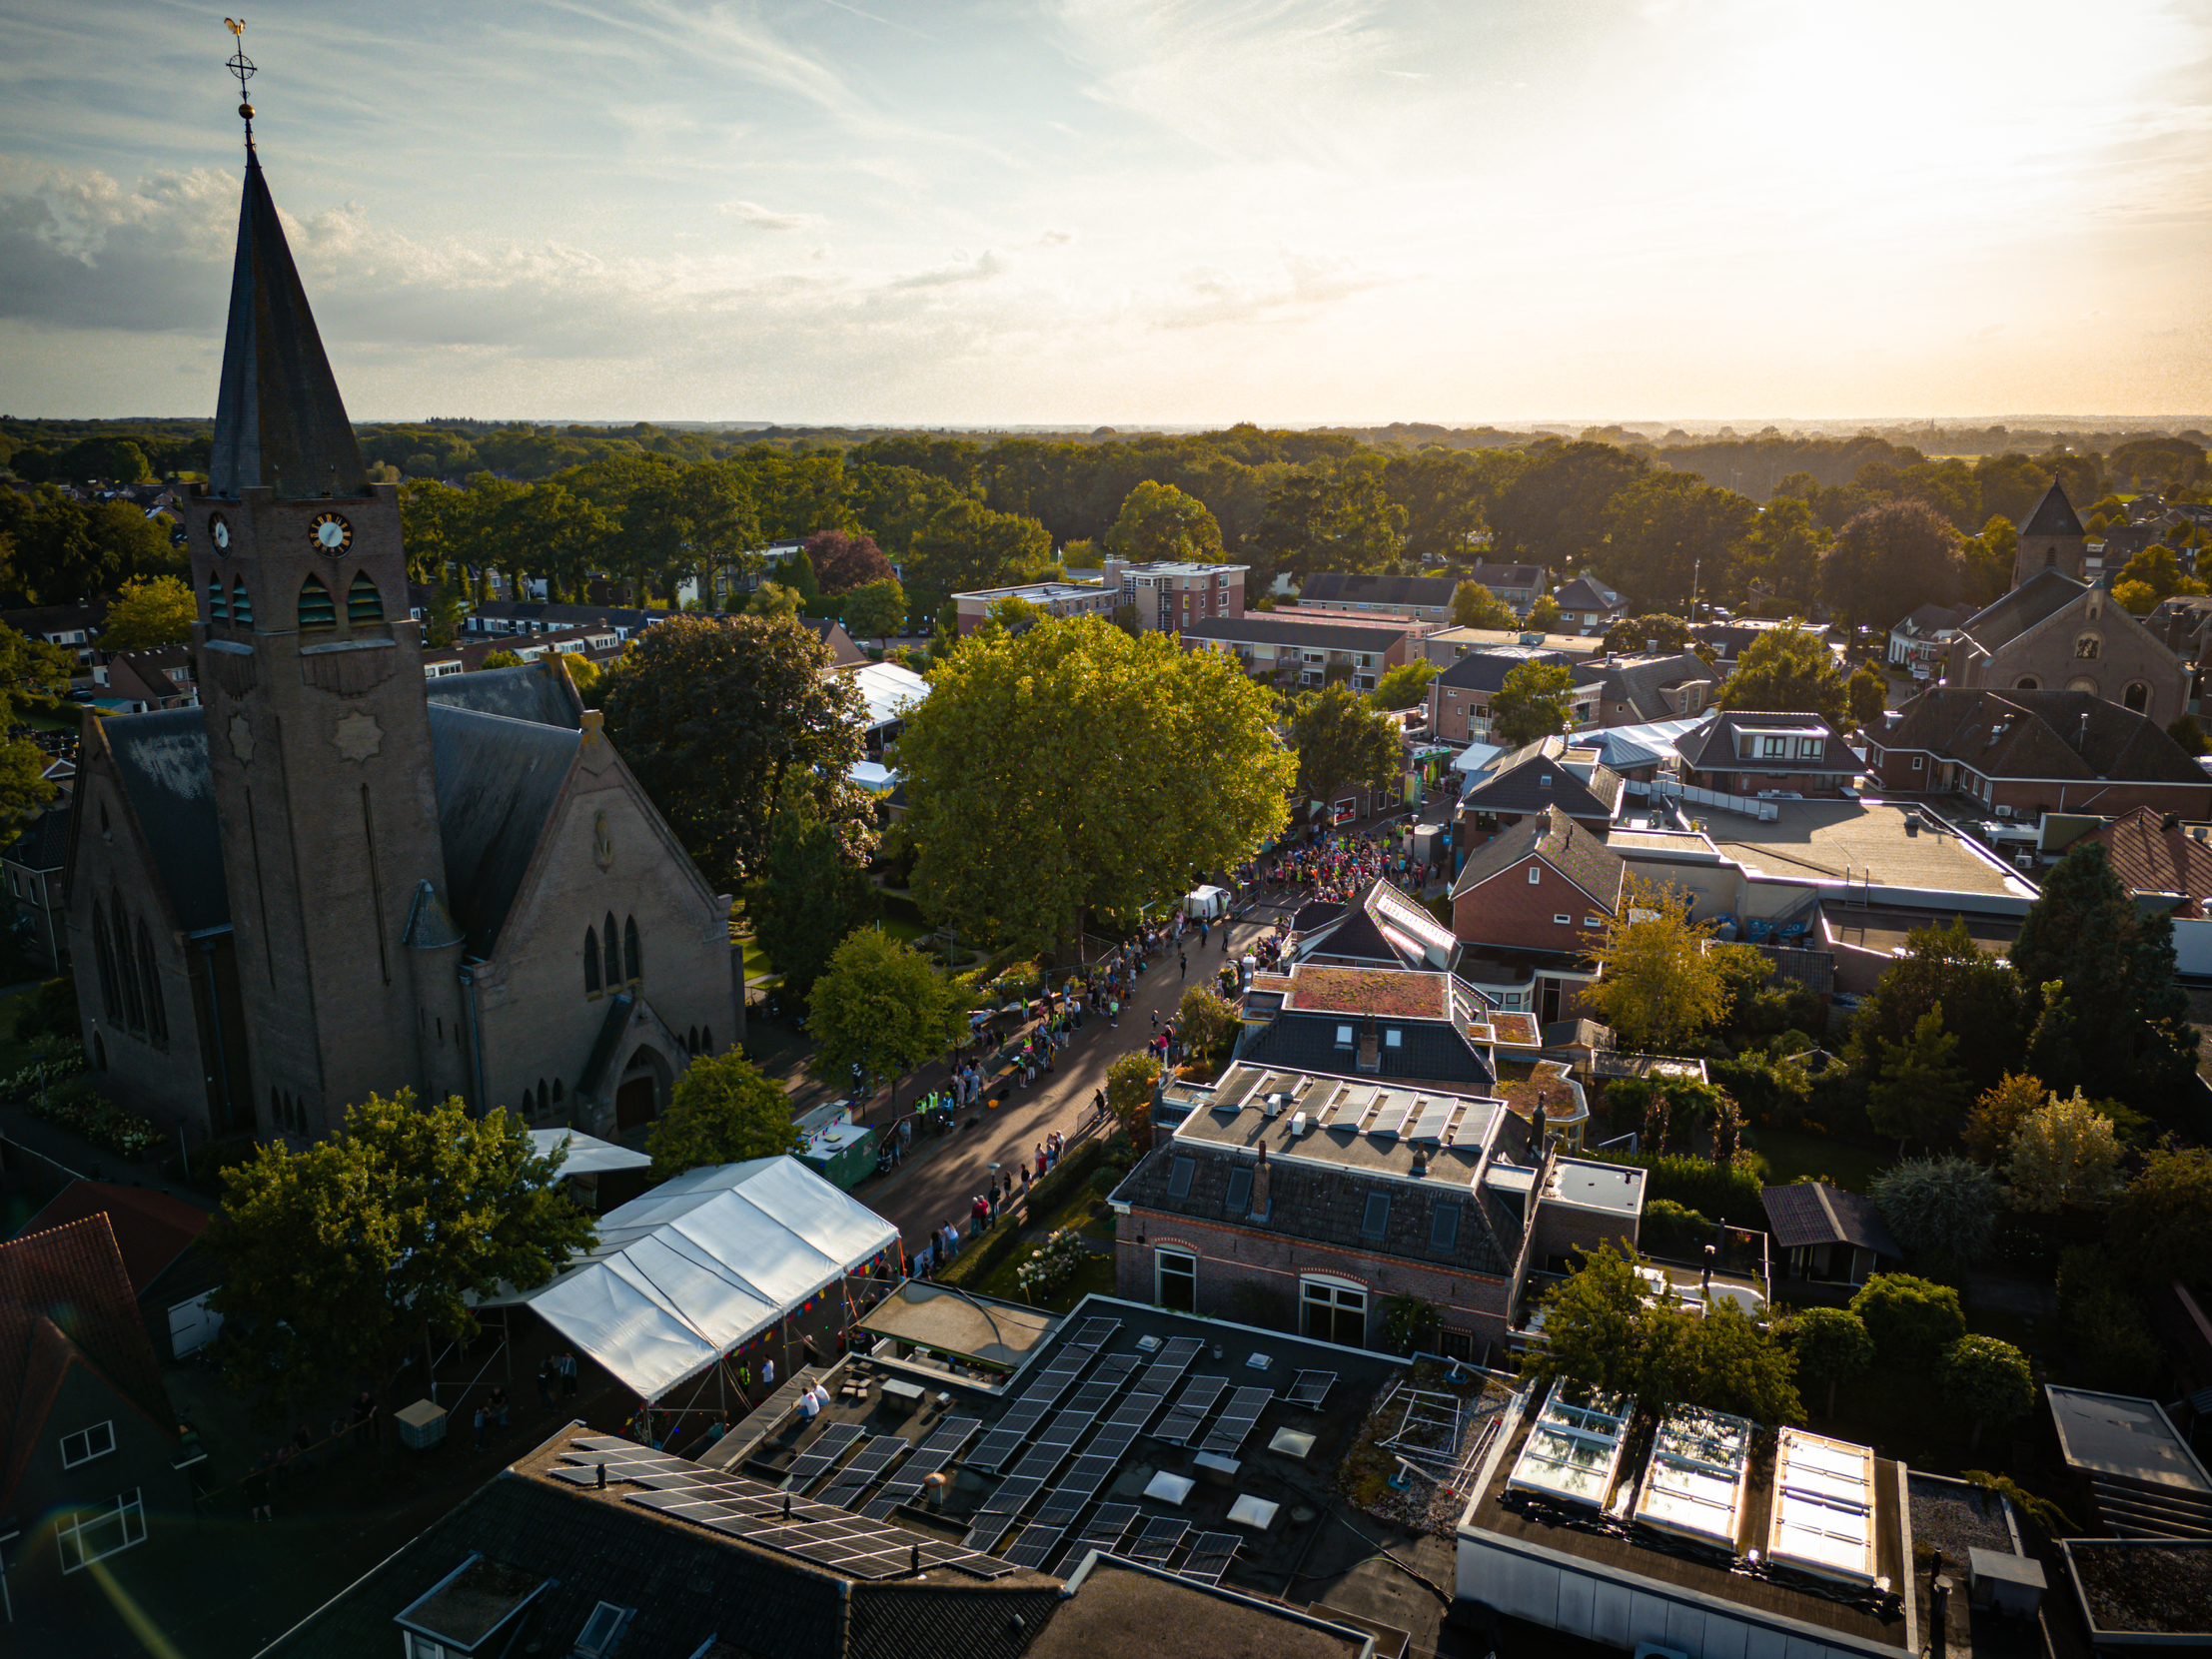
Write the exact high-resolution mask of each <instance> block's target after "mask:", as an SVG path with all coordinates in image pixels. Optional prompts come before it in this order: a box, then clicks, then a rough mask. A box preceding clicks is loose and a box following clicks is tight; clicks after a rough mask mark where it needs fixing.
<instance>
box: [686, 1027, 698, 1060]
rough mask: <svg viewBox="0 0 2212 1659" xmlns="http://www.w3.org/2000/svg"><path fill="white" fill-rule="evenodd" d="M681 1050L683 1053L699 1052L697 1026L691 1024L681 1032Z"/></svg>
mask: <svg viewBox="0 0 2212 1659" xmlns="http://www.w3.org/2000/svg"><path fill="white" fill-rule="evenodd" d="M683 1052H684V1053H685V1054H697V1053H698V1052H699V1028H698V1027H697V1026H693V1027H692V1028H691V1029H690V1030H689V1031H687V1032H685V1033H684V1034H683Z"/></svg>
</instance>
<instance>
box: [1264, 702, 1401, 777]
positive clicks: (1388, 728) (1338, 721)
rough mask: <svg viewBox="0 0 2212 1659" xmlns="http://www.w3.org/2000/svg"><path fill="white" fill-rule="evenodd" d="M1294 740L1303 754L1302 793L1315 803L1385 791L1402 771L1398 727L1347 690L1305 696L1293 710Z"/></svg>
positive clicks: (1300, 756) (1300, 765) (1300, 761)
mask: <svg viewBox="0 0 2212 1659" xmlns="http://www.w3.org/2000/svg"><path fill="white" fill-rule="evenodd" d="M1290 740H1291V746H1292V747H1293V748H1294V749H1296V750H1297V751H1298V791H1299V794H1300V795H1302V796H1303V797H1304V798H1305V799H1307V800H1309V801H1321V802H1324V803H1326V802H1329V801H1333V800H1335V799H1336V795H1337V791H1338V790H1339V789H1360V788H1365V789H1376V788H1380V787H1382V785H1383V784H1385V783H1387V782H1388V781H1389V780H1390V777H1391V775H1392V773H1394V772H1396V771H1397V769H1398V766H1399V747H1400V746H1399V737H1398V723H1397V722H1396V721H1395V720H1392V719H1390V718H1389V717H1388V716H1386V715H1383V714H1379V713H1377V712H1376V711H1375V710H1374V709H1373V708H1372V707H1370V706H1369V704H1368V700H1367V699H1366V698H1365V697H1363V696H1361V695H1360V694H1359V693H1358V692H1357V691H1354V690H1353V689H1352V688H1351V687H1350V686H1347V685H1331V686H1325V687H1323V688H1322V689H1321V690H1319V691H1308V692H1306V693H1304V694H1303V695H1301V696H1300V697H1299V698H1298V700H1297V702H1295V703H1294V704H1293V705H1292V706H1291V717H1290Z"/></svg>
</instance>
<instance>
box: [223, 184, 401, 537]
mask: <svg viewBox="0 0 2212 1659" xmlns="http://www.w3.org/2000/svg"><path fill="white" fill-rule="evenodd" d="M256 485H265V486H268V487H270V488H274V489H275V490H276V491H277V493H278V494H279V495H282V496H294V497H297V496H302V495H323V494H337V495H366V494H368V493H369V472H368V469H367V468H366V467H364V466H363V465H362V463H361V444H360V442H359V441H358V440H357V439H356V438H355V436H354V428H353V425H352V424H351V422H349V421H348V420H347V418H346V405H345V402H344V400H342V399H341V398H340V397H339V395H338V380H337V377H335V376H334V375H332V373H331V365H330V359H329V358H327V357H325V356H324V355H323V340H322V337H321V336H320V335H319V334H317V333H316V330H315V314H314V313H313V312H312V311H311V310H310V309H309V308H308V298H307V290H306V289H304V288H302V287H301V286H300V273H299V272H298V271H297V270H296V269H294V267H293V264H292V250H291V249H290V248H288V247H287V246H286V245H285V238H284V225H283V223H282V221H280V220H279V219H278V217H277V204H276V203H275V202H274V201H272V200H271V199H270V195H269V184H268V181H267V180H266V179H264V178H263V177H262V172H261V158H260V156H259V155H258V154H257V153H256V152H255V151H253V150H248V151H247V152H246V189H245V195H244V199H243V200H242V201H241V202H240V204H239V211H238V255H237V260H236V263H235V264H234V265H233V267H232V271H231V311H230V323H229V329H228V333H227V334H226V335H225V338H224V341H223V379H222V381H221V383H220V385H219V387H218V390H217V392H216V399H215V437H214V443H213V446H212V448H211V450H210V456H209V460H208V488H209V490H210V491H211V492H212V493H213V494H216V495H223V496H229V497H232V498H236V496H237V495H238V493H239V491H240V490H242V489H249V488H252V487H254V486H256Z"/></svg>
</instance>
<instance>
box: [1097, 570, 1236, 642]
mask: <svg viewBox="0 0 2212 1659" xmlns="http://www.w3.org/2000/svg"><path fill="white" fill-rule="evenodd" d="M1251 569H1252V566H1250V565H1249V564H1207V563H1197V562H1192V561H1190V560H1185V559H1149V560H1146V561H1144V562H1142V563H1134V564H1132V563H1130V562H1128V561H1126V560H1123V559H1118V558H1109V559H1108V560H1107V561H1106V564H1105V574H1106V580H1105V587H1106V590H1107V592H1109V593H1110V594H1113V595H1114V598H1113V604H1114V605H1115V606H1116V607H1117V608H1118V607H1119V606H1122V605H1128V606H1131V607H1133V608H1134V609H1135V611H1136V613H1137V628H1138V630H1139V631H1140V632H1143V633H1177V632H1180V631H1181V630H1183V629H1184V628H1187V627H1189V626H1190V625H1191V624H1192V623H1193V622H1204V621H1208V620H1210V619H1212V618H1216V617H1222V616H1242V615H1243V614H1244V578H1245V577H1246V576H1247V575H1248V574H1250V573H1251Z"/></svg>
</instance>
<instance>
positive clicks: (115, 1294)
mask: <svg viewBox="0 0 2212 1659" xmlns="http://www.w3.org/2000/svg"><path fill="white" fill-rule="evenodd" d="M77 1359H81V1360H82V1361H83V1362H84V1363H85V1364H87V1365H89V1366H91V1367H92V1368H93V1369H94V1370H95V1371H97V1372H98V1373H99V1374H100V1375H101V1376H102V1377H104V1378H105V1379H106V1380H107V1382H108V1383H109V1385H110V1386H112V1387H113V1388H114V1389H115V1390H116V1392H117V1393H119V1394H121V1395H122V1396H123V1397H124V1398H125V1399H127V1400H129V1401H130V1403H131V1404H132V1405H134V1406H136V1407H137V1408H138V1409H139V1410H140V1411H141V1412H143V1413H144V1414H145V1416H146V1419H147V1420H148V1421H149V1422H151V1423H153V1424H154V1425H155V1426H156V1427H158V1428H159V1429H160V1430H161V1431H162V1432H163V1433H165V1434H166V1433H168V1432H170V1428H171V1419H170V1413H169V1394H168V1390H167V1389H165V1388H164V1387H163V1386H162V1380H161V1367H160V1366H159V1364H158V1363H157V1362H156V1361H155V1358H154V1346H153V1343H152V1342H151V1341H149V1340H148V1339H147V1335H146V1326H145V1324H144V1323H143V1322H142V1321H141V1319H140V1318H139V1311H138V1301H137V1298H136V1297H135V1296H134V1295H133V1294H132V1291H131V1280H130V1276H129V1274H128V1273H126V1272H125V1271H124V1268H123V1254H122V1251H121V1250H119V1249H117V1248H116V1244H115V1233H114V1230H113V1229H111V1228H110V1227H109V1225H108V1219H107V1217H106V1216H105V1215H93V1216H87V1217H85V1218H83V1219H82V1220H80V1221H74V1222H70V1223H67V1224H65V1225H64V1226H61V1227H56V1228H49V1229H47V1230H46V1231H45V1232H42V1233H27V1234H24V1235H22V1236H21V1237H19V1238H15V1239H11V1240H9V1241H8V1242H7V1243H6V1244H0V1425H4V1427H5V1432H6V1434H7V1440H6V1442H5V1448H4V1449H5V1452H6V1462H5V1465H4V1468H0V1513H5V1512H6V1510H7V1504H8V1499H9V1497H10V1495H11V1494H12V1493H13V1492H14V1489H15V1483H16V1481H17V1480H18V1479H19V1478H20V1477H21V1474H22V1471H23V1466H24V1463H25V1460H26V1459H28V1458H29V1456H30V1455H31V1452H32V1450H33V1448H34V1447H35V1446H36V1445H37V1444H38V1442H39V1441H40V1439H41V1438H42V1437H43V1434H44V1431H45V1427H46V1413H47V1412H48V1410H49V1409H51V1407H52V1405H53V1397H54V1391H55V1390H56V1389H57V1388H58V1387H59V1386H60V1384H61V1379H62V1376H63V1374H64V1372H65V1371H66V1370H67V1369H68V1366H69V1364H70V1363H71V1362H72V1361H73V1360H77Z"/></svg>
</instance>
